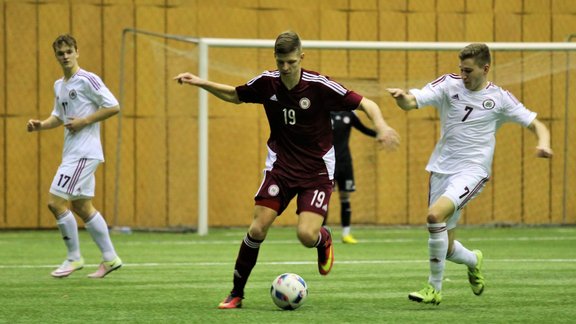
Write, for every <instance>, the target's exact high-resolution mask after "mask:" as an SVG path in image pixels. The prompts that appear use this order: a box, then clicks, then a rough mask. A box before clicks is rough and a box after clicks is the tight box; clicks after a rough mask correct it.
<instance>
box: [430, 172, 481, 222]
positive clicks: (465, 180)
mask: <svg viewBox="0 0 576 324" xmlns="http://www.w3.org/2000/svg"><path fill="white" fill-rule="evenodd" d="M488 180H489V177H488V176H487V175H486V173H485V172H482V171H474V170H467V171H466V172H465V173H464V172H459V173H454V174H442V173H436V172H431V174H430V201H429V204H430V205H432V204H433V203H434V202H435V201H436V200H438V199H439V198H440V197H441V196H444V197H446V198H448V199H450V201H452V203H453V204H454V213H453V214H452V215H451V216H450V217H448V219H447V221H446V227H447V228H448V229H449V230H450V229H453V228H455V227H456V225H457V224H458V221H459V220H460V213H461V210H462V208H464V206H466V204H468V203H469V202H470V201H471V200H472V199H474V198H476V197H477V196H478V194H479V193H480V192H482V189H484V186H485V185H486V182H488Z"/></svg>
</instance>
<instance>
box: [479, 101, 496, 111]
mask: <svg viewBox="0 0 576 324" xmlns="http://www.w3.org/2000/svg"><path fill="white" fill-rule="evenodd" d="M495 105H496V104H495V103H494V100H492V99H486V100H484V101H483V102H482V108H484V109H488V110H490V109H492V108H494V106H495Z"/></svg>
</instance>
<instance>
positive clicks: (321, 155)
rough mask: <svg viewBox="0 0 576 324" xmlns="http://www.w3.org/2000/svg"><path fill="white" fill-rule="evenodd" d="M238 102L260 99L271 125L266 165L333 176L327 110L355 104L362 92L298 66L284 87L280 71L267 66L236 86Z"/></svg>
mask: <svg viewBox="0 0 576 324" xmlns="http://www.w3.org/2000/svg"><path fill="white" fill-rule="evenodd" d="M236 92H237V93H238V97H239V99H240V100H241V101H242V102H251V103H260V104H263V105H264V108H265V109H266V116H267V117H268V123H269V125H270V137H269V138H268V143H267V144H268V148H269V152H268V158H267V161H266V169H268V170H273V171H274V172H275V173H277V174H279V175H281V176H285V177H288V178H289V179H293V180H296V181H305V182H306V180H312V179H314V178H318V177H326V176H328V178H329V179H330V180H332V179H333V176H334V164H335V157H334V149H333V146H332V125H331V121H330V111H342V110H348V111H350V110H354V109H356V108H357V107H358V106H359V105H360V101H361V100H362V96H360V95H359V94H357V93H355V92H353V91H350V90H348V89H346V88H344V87H343V86H342V85H340V84H338V83H337V82H335V81H332V80H330V79H329V78H328V77H326V76H323V75H320V74H318V73H317V72H314V71H308V70H304V69H302V72H301V76H300V82H299V83H298V85H296V86H295V87H294V88H293V89H291V90H288V89H287V88H286V87H285V86H284V84H283V83H282V81H281V80H280V72H278V71H277V70H276V71H266V72H263V73H262V74H260V75H259V76H257V77H255V78H253V79H252V80H250V81H248V83H246V84H245V85H241V86H238V87H236Z"/></svg>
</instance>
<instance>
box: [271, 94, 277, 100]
mask: <svg viewBox="0 0 576 324" xmlns="http://www.w3.org/2000/svg"><path fill="white" fill-rule="evenodd" d="M270 101H278V99H277V98H276V95H275V94H274V95H272V97H270Z"/></svg>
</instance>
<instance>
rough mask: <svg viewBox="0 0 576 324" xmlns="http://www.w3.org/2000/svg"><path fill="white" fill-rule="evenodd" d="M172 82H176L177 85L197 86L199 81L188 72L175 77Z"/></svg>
mask: <svg viewBox="0 0 576 324" xmlns="http://www.w3.org/2000/svg"><path fill="white" fill-rule="evenodd" d="M173 80H176V81H177V82H178V83H179V84H184V83H188V84H191V85H198V84H199V82H200V80H201V79H200V78H199V77H197V76H196V75H194V74H192V73H190V72H184V73H180V74H178V75H177V76H175V77H174V78H173Z"/></svg>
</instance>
